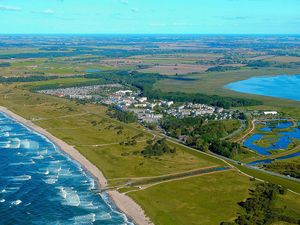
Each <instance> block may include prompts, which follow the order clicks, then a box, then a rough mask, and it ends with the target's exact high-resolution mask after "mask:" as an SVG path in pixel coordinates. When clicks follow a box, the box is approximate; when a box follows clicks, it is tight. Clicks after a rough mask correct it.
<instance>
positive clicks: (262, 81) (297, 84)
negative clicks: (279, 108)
mask: <svg viewBox="0 0 300 225" xmlns="http://www.w3.org/2000/svg"><path fill="white" fill-rule="evenodd" d="M225 87H226V88H228V89H230V90H233V91H237V92H242V93H248V94H256V95H264V96H270V97H277V98H286V99H291V100H296V101H300V75H293V76H289V75H280V76H271V77H252V78H250V79H247V80H242V81H238V82H234V83H230V84H228V85H226V86H225Z"/></svg>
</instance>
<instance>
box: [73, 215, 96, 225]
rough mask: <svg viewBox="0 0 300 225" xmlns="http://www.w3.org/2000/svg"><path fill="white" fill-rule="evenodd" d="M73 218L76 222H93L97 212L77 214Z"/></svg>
mask: <svg viewBox="0 0 300 225" xmlns="http://www.w3.org/2000/svg"><path fill="white" fill-rule="evenodd" d="M71 220H72V221H74V224H80V225H81V224H92V223H94V222H95V221H96V214H95V213H90V214H87V215H83V216H75V217H73V218H72V219H71Z"/></svg>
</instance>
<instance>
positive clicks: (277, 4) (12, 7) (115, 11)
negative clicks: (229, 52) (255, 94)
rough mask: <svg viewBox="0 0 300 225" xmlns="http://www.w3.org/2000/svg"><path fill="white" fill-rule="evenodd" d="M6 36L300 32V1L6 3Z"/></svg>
mask: <svg viewBox="0 0 300 225" xmlns="http://www.w3.org/2000/svg"><path fill="white" fill-rule="evenodd" d="M0 33H2V34H18V33H21V34H32V33H39V34H43V33H47V34H67V33H72V34H75V33H83V34H102V33H109V34H115V33H117V34H120V33H124V34H127V33H133V34H161V33H163V34H174V33H176V34H185V33H187V34H300V0H0Z"/></svg>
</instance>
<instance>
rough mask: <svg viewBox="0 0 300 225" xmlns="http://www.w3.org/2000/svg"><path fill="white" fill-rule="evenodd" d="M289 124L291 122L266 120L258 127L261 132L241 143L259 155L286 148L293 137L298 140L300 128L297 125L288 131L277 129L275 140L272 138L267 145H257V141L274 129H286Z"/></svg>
mask: <svg viewBox="0 0 300 225" xmlns="http://www.w3.org/2000/svg"><path fill="white" fill-rule="evenodd" d="M291 126H292V123H291V122H279V123H278V124H277V125H274V123H273V122H267V123H265V126H264V127H262V128H260V131H264V132H263V133H256V134H253V135H252V136H250V137H249V138H248V139H247V140H246V141H245V142H244V143H243V145H244V146H245V147H247V148H249V149H251V150H254V151H256V152H257V153H258V154H261V155H270V154H271V153H270V151H274V150H280V149H287V148H288V146H289V144H290V143H292V141H293V139H298V140H300V129H299V128H298V127H295V128H291V129H290V130H288V131H286V130H285V131H280V130H279V131H278V132H277V133H276V135H277V137H276V140H275V141H274V140H273V138H272V140H270V142H271V144H270V145H269V146H260V145H258V142H259V141H261V140H262V139H263V138H265V136H266V135H268V134H270V132H272V131H274V130H275V129H287V128H289V127H291Z"/></svg>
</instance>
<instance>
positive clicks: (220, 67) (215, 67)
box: [206, 66, 241, 72]
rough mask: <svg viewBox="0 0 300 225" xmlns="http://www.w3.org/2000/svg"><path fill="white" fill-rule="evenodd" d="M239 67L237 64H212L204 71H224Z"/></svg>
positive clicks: (238, 68)
mask: <svg viewBox="0 0 300 225" xmlns="http://www.w3.org/2000/svg"><path fill="white" fill-rule="evenodd" d="M240 69H241V67H238V66H214V67H210V68H208V69H207V70H206V72H225V71H229V70H240Z"/></svg>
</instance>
